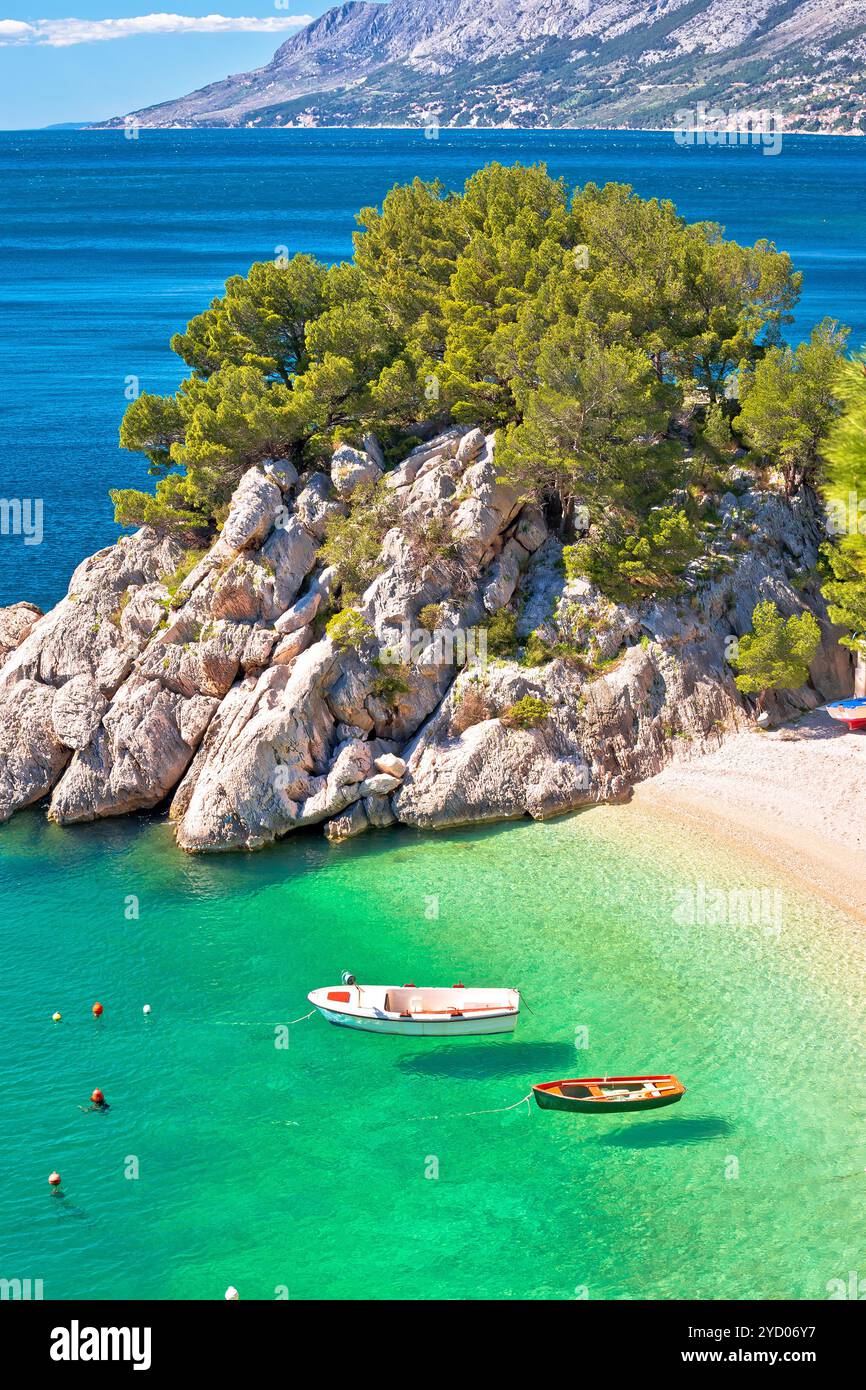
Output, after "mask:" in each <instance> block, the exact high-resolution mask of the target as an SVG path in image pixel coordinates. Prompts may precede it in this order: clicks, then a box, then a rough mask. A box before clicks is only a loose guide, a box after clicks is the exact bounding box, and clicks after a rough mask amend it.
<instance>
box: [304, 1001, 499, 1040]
mask: <svg viewBox="0 0 866 1390" xmlns="http://www.w3.org/2000/svg"><path fill="white" fill-rule="evenodd" d="M318 1008H319V1013H320V1014H321V1015H322V1017H323V1018H326V1019H327V1020H328V1022H329V1023H333V1024H335V1025H336V1026H337V1027H338V1028H355V1029H357V1030H358V1031H359V1032H361V1033H397V1034H401V1035H402V1036H403V1037H407V1038H413V1037H414V1038H466V1037H486V1036H489V1035H490V1034H493V1033H513V1032H514V1029H515V1028H516V1026H517V1014H516V1013H514V1014H503V1015H501V1016H499V1017H497V1018H447V1019H446V1018H442V1019H434V1018H429V1019H428V1018H424V1019H414V1018H407V1019H395V1018H366V1017H359V1016H358V1015H356V1014H341V1013H337V1012H336V1011H335V1010H333V1009H323V1008H322V1007H321V1005H319V1006H318Z"/></svg>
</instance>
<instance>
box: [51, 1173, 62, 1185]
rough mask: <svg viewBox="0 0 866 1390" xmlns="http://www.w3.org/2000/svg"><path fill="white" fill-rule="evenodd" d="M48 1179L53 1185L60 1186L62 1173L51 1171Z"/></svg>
mask: <svg viewBox="0 0 866 1390" xmlns="http://www.w3.org/2000/svg"><path fill="white" fill-rule="evenodd" d="M48 1181H49V1183H50V1184H51V1186H52V1187H59V1186H60V1174H59V1173H49V1174H48Z"/></svg>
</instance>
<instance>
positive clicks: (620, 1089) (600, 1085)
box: [532, 1076, 686, 1115]
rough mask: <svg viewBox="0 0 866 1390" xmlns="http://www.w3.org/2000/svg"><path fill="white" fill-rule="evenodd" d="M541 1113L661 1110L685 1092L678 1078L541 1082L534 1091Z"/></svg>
mask: <svg viewBox="0 0 866 1390" xmlns="http://www.w3.org/2000/svg"><path fill="white" fill-rule="evenodd" d="M532 1091H533V1094H534V1096H535V1100H536V1104H538V1105H540V1106H541V1109H542V1110H576V1111H580V1112H582V1113H584V1114H587V1115H589V1114H595V1115H601V1114H608V1113H609V1112H610V1111H623V1110H658V1109H660V1107H661V1106H663V1105H673V1104H674V1103H675V1102H676V1101H678V1100H681V1099H682V1097H683V1096H684V1095H685V1093H686V1088H685V1086H683V1084H682V1082H680V1081H677V1078H676V1077H675V1076H583V1077H579V1078H577V1079H576V1080H573V1081H542V1082H539V1084H538V1085H537V1086H533V1088H532Z"/></svg>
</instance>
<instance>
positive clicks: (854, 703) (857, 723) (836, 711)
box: [827, 698, 866, 732]
mask: <svg viewBox="0 0 866 1390" xmlns="http://www.w3.org/2000/svg"><path fill="white" fill-rule="evenodd" d="M827 713H828V714H829V716H830V718H831V719H838V720H839V722H840V723H842V724H847V725H848V728H849V730H851V731H852V732H853V731H854V730H856V729H866V699H859V698H855V699H853V700H836V701H834V703H833V704H832V705H827Z"/></svg>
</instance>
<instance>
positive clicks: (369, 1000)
mask: <svg viewBox="0 0 866 1390" xmlns="http://www.w3.org/2000/svg"><path fill="white" fill-rule="evenodd" d="M307 998H308V999H309V1001H310V1003H311V1004H313V1005H315V1007H316V1008H317V1009H318V1010H319V1012H320V1013H321V1014H322V1015H323V1016H324V1017H325V1018H326V1019H327V1020H328V1022H329V1023H336V1024H338V1025H340V1026H341V1027H344V1028H360V1029H362V1030H363V1031H364V1032H366V1033H403V1034H405V1035H406V1036H408V1037H423V1038H453V1037H465V1036H467V1035H468V1034H479V1033H483V1034H487V1033H513V1032H514V1029H515V1026H516V1024H517V1015H518V1014H519V1012H520V991H519V990H516V989H470V988H468V986H466V985H462V984H456V985H452V987H451V988H450V989H437V988H424V987H419V986H417V985H413V984H408V985H359V984H357V983H356V982H355V979H354V976H349V977H348V978H347V979H346V980H344V982H343V984H342V985H330V986H329V985H326V986H325V987H324V988H323V989H314V990H312V991H311V993H310V994H308V995H307Z"/></svg>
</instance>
